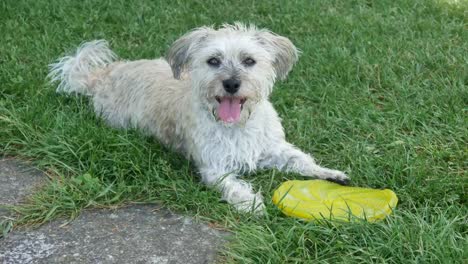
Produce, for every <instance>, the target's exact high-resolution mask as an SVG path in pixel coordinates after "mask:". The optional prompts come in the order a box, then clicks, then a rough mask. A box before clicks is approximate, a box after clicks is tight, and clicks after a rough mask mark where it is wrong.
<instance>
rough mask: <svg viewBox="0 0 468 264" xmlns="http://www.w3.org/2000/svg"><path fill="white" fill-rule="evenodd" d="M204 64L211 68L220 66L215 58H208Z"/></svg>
mask: <svg viewBox="0 0 468 264" xmlns="http://www.w3.org/2000/svg"><path fill="white" fill-rule="evenodd" d="M206 63H208V64H209V65H211V66H219V65H220V64H221V61H220V60H219V59H217V58H210V59H208V61H207V62H206Z"/></svg>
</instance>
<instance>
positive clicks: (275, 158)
mask: <svg viewBox="0 0 468 264" xmlns="http://www.w3.org/2000/svg"><path fill="white" fill-rule="evenodd" d="M259 167H260V168H276V169H279V170H282V171H286V172H295V173H299V174H301V175H303V176H308V177H317V178H319V179H324V180H329V181H333V182H337V183H340V184H348V183H349V177H348V176H346V174H345V173H344V172H341V171H338V170H332V169H327V168H324V167H321V166H320V165H318V164H317V163H315V161H314V159H313V158H312V157H311V156H310V155H308V154H306V153H304V152H302V151H300V150H299V149H297V148H295V147H294V146H293V145H291V144H289V143H287V142H284V143H282V144H279V145H276V147H275V148H274V149H271V150H270V151H269V152H268V153H267V155H265V157H263V158H262V159H261V161H260V162H259Z"/></svg>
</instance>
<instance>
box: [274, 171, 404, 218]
mask: <svg viewBox="0 0 468 264" xmlns="http://www.w3.org/2000/svg"><path fill="white" fill-rule="evenodd" d="M397 202H398V198H397V196H396V195H395V193H394V192H393V191H391V190H388V189H385V190H377V189H370V188H361V187H349V186H342V185H339V184H336V183H333V182H329V181H325V180H308V181H297V180H296V181H287V182H284V183H283V184H281V186H280V187H279V188H278V189H276V191H275V192H274V193H273V203H274V204H276V205H277V206H278V207H279V208H280V209H281V211H283V213H284V214H286V215H288V216H292V217H296V218H301V219H304V220H308V221H310V220H316V219H329V220H340V221H353V220H356V219H365V220H367V221H368V222H375V221H377V220H381V219H384V218H385V217H386V216H388V215H389V214H390V213H391V212H392V209H393V208H395V207H396V205H397Z"/></svg>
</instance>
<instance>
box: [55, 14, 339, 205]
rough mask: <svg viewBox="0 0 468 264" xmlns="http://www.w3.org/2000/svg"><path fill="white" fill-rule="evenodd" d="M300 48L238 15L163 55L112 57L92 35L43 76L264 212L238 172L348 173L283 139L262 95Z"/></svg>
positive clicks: (238, 201) (227, 194)
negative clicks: (187, 161) (322, 164)
mask: <svg viewBox="0 0 468 264" xmlns="http://www.w3.org/2000/svg"><path fill="white" fill-rule="evenodd" d="M297 58H298V51H297V49H296V47H295V46H294V45H293V44H292V43H291V41H290V40H289V39H287V38H285V37H281V36H278V35H276V34H274V33H271V32H270V31H268V30H265V29H257V28H256V27H254V26H245V25H243V24H240V23H236V24H234V25H223V26H222V27H221V28H219V29H217V30H216V29H213V28H211V27H201V28H197V29H195V30H193V31H190V32H189V33H187V34H185V35H184V36H182V37H181V38H180V39H178V40H177V41H176V42H175V43H174V44H173V45H172V47H171V48H170V50H169V52H168V55H167V57H166V59H164V58H160V59H156V60H138V61H115V59H116V56H115V54H114V53H113V52H112V51H111V50H110V49H109V48H108V45H107V43H106V42H105V41H103V40H98V41H92V42H88V43H85V44H83V45H82V46H81V47H79V49H78V51H77V52H76V54H75V55H74V56H67V57H64V58H62V59H60V60H59V61H58V62H57V63H55V64H52V65H51V72H50V75H49V77H50V78H51V80H52V81H59V82H60V84H59V86H58V88H57V91H58V92H65V93H80V94H85V95H88V96H90V97H91V98H92V101H93V103H94V109H95V112H96V113H97V114H98V115H100V116H101V117H102V118H104V119H105V120H106V121H107V122H108V123H109V124H110V125H112V126H114V127H120V128H128V127H137V128H140V129H142V130H143V131H146V132H147V133H149V134H150V135H152V136H155V137H156V138H157V139H159V140H160V141H161V142H162V143H164V144H165V145H167V146H170V147H172V148H173V149H175V150H177V151H180V152H181V153H183V154H185V155H186V157H187V158H191V159H193V161H194V162H195V164H196V166H197V167H198V169H199V172H200V174H201V177H202V180H203V182H204V183H205V184H207V185H209V186H213V187H215V188H217V189H218V190H219V191H220V192H221V193H222V197H223V199H224V200H226V201H227V202H228V203H230V204H232V205H233V206H235V207H236V208H237V209H238V210H240V211H255V212H261V211H262V209H263V207H264V205H263V199H262V196H261V194H260V193H255V192H254V191H253V190H252V188H251V186H250V185H249V184H248V183H247V182H245V181H243V180H241V179H239V178H238V175H239V174H241V173H245V172H252V171H254V170H256V169H258V168H276V169H279V170H283V171H291V172H296V173H300V174H302V175H304V176H315V177H318V178H321V179H329V180H331V181H337V182H341V183H345V182H347V181H348V177H347V176H346V175H345V174H344V173H343V172H341V171H337V170H331V169H327V168H323V167H320V166H319V165H317V164H316V163H315V162H314V159H313V158H312V157H311V156H310V155H308V154H305V153H303V152H302V151H300V150H298V149H297V148H295V147H294V146H293V145H291V144H290V143H288V142H286V140H285V135H284V132H283V128H282V126H281V122H280V118H279V117H278V114H277V113H276V111H275V110H274V109H273V106H272V105H271V103H270V102H269V101H268V97H269V95H270V93H271V91H272V89H273V84H274V82H275V80H276V79H284V78H285V77H286V76H287V74H288V73H289V71H290V70H291V68H292V67H293V65H294V63H295V62H296V61H297Z"/></svg>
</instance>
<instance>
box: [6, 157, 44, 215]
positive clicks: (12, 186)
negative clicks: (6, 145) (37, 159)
mask: <svg viewBox="0 0 468 264" xmlns="http://www.w3.org/2000/svg"><path fill="white" fill-rule="evenodd" d="M45 179H46V177H45V176H44V175H43V174H42V173H41V172H40V171H38V170H36V169H34V168H32V167H30V166H27V165H25V164H24V163H23V162H19V161H17V160H14V159H7V158H4V159H0V220H1V219H2V217H4V216H7V214H8V212H7V210H6V209H4V208H2V207H1V205H12V204H18V203H20V202H21V200H22V199H24V197H26V196H27V195H29V194H31V193H32V192H33V191H34V190H35V189H36V188H38V187H39V186H40V185H41V184H42V183H43V182H44V181H45Z"/></svg>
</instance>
